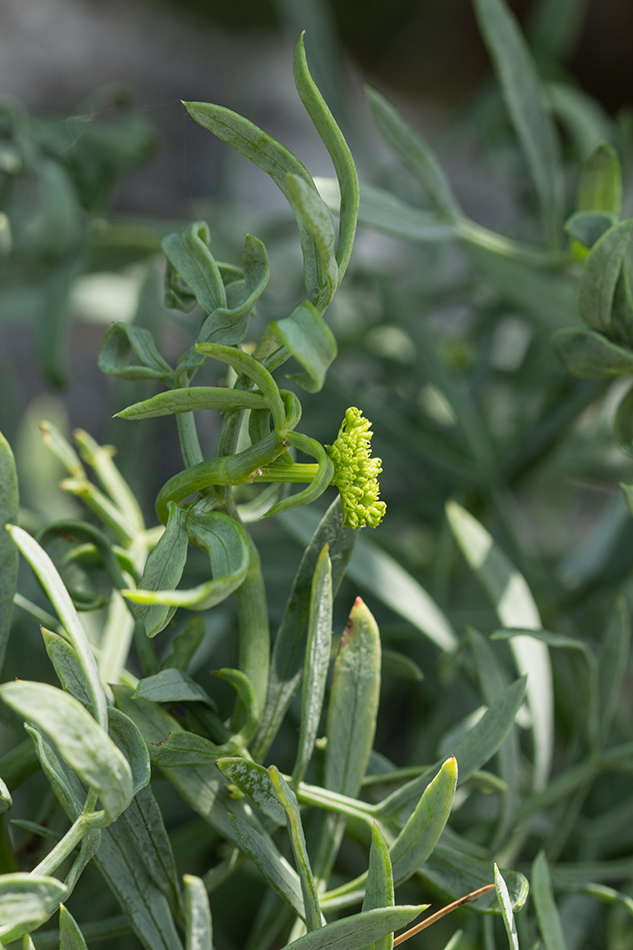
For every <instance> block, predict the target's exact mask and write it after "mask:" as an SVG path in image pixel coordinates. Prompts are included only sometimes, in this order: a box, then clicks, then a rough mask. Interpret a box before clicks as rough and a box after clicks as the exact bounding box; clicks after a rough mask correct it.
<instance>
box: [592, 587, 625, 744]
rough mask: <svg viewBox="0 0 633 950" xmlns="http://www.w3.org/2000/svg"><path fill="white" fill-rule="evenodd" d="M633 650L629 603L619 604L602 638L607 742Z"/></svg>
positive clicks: (600, 665) (600, 656)
mask: <svg viewBox="0 0 633 950" xmlns="http://www.w3.org/2000/svg"><path fill="white" fill-rule="evenodd" d="M630 647H631V617H630V613H629V608H628V606H627V603H626V601H625V600H624V599H623V598H622V599H619V600H618V601H617V602H616V605H615V610H614V611H613V615H612V617H611V618H610V620H609V623H608V625H607V629H606V631H605V633H604V635H603V637H602V638H601V642H600V649H599V651H598V657H597V659H598V675H599V685H600V690H599V693H600V727H601V732H602V735H603V736H604V737H605V738H606V736H607V734H608V732H609V729H610V727H611V723H612V721H613V717H614V715H615V711H616V709H617V706H618V702H619V700H620V696H621V691H622V687H623V684H624V678H625V676H626V671H627V668H628V660H629V652H630Z"/></svg>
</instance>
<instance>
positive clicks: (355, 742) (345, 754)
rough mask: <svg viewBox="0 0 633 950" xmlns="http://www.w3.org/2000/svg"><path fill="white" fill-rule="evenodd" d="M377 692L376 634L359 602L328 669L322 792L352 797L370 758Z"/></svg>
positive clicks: (378, 658)
mask: <svg viewBox="0 0 633 950" xmlns="http://www.w3.org/2000/svg"><path fill="white" fill-rule="evenodd" d="M379 691H380V634H379V632H378V626H377V624H376V621H375V620H374V618H373V616H372V615H371V613H370V611H369V610H368V608H367V607H366V606H365V604H364V603H363V601H362V600H361V599H360V597H357V598H356V602H355V604H354V606H353V608H352V611H351V613H350V616H349V620H348V622H347V626H346V628H345V631H344V633H343V637H342V639H341V643H340V646H339V649H338V654H337V657H336V661H335V664H334V676H333V680H332V688H331V692H330V702H329V706H328V716H327V746H326V757H325V785H326V788H329V789H332V791H335V792H341V793H342V794H343V795H349V796H350V797H354V796H356V795H357V794H358V790H359V789H360V786H361V782H362V780H363V778H364V777H365V772H366V770H367V764H368V762H369V756H370V754H371V750H372V746H373V742H374V732H375V729H376V717H377V714H378V698H379Z"/></svg>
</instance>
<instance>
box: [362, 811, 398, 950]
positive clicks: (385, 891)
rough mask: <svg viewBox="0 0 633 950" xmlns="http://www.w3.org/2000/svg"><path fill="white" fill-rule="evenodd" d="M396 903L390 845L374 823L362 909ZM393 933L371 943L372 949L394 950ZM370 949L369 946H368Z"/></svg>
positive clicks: (391, 905) (388, 905) (390, 905)
mask: <svg viewBox="0 0 633 950" xmlns="http://www.w3.org/2000/svg"><path fill="white" fill-rule="evenodd" d="M394 904H395V895H394V883H393V869H392V867H391V858H390V856H389V847H388V845H387V842H386V841H385V837H384V835H383V833H382V831H381V830H380V828H379V827H378V825H377V824H374V826H373V829H372V841H371V848H370V850H369V870H368V872H367V883H366V884H365V898H364V900H363V907H362V909H363V910H364V911H365V910H372V909H374V908H376V907H393V905H394ZM392 947H393V934H392V933H388V934H385V936H384V937H381V938H380V939H379V940H376V941H374V943H372V944H370V948H371V950H392ZM368 950H369V948H368Z"/></svg>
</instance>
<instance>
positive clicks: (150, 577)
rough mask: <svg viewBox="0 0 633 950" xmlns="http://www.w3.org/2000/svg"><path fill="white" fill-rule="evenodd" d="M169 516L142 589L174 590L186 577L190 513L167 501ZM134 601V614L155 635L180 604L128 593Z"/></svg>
mask: <svg viewBox="0 0 633 950" xmlns="http://www.w3.org/2000/svg"><path fill="white" fill-rule="evenodd" d="M167 508H168V510H169V516H168V518H167V524H166V525H165V530H164V532H163V534H162V535H161V537H160V538H159V541H158V544H157V545H156V547H155V548H154V549H153V550H152V551H151V552H150V555H149V557H148V558H147V561H146V562H145V568H144V570H143V576H142V577H141V579H140V581H139V589H140V590H142V591H148V592H158V591H171V590H172V589H173V588H174V587H176V585H177V584H178V582H179V581H180V578H181V577H182V572H183V571H184V569H185V563H186V560H187V548H188V546H189V536H188V534H187V528H186V522H187V513H186V512H185V511H183V509H182V508H180V507H178V505H175V504H174V503H173V502H171V503H169V504H168V505H167ZM128 599H130V600H131V601H132V609H133V610H134V614H135V615H136V617H137V618H138V620H140V621H141V623H142V624H143V627H144V628H145V633H146V634H147V636H148V637H155V636H156V634H157V633H160V631H161V630H164V629H165V627H166V626H167V624H168V623H169V621H170V620H171V618H172V617H173V615H174V614H175V612H176V607H175V606H173V605H165V604H161V603H156V601H155V600H152V599H150V600H148V601H145V602H143V601H138V600H135V599H134V598H132V597H131V596H130V595H128Z"/></svg>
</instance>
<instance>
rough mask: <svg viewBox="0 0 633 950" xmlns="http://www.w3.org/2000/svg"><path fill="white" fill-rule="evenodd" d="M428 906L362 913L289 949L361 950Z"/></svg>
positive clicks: (404, 924)
mask: <svg viewBox="0 0 633 950" xmlns="http://www.w3.org/2000/svg"><path fill="white" fill-rule="evenodd" d="M427 906H428V904H418V905H417V906H414V905H410V906H407V905H406V904H404V905H396V906H395V907H376V908H374V909H373V910H366V911H362V912H361V913H360V914H352V915H351V916H349V917H343V919H342V920H336V921H334V923H332V924H327V925H326V926H325V927H321V928H320V929H319V930H313V931H312V932H311V933H309V934H306V935H305V937H299V939H298V940H293V942H292V943H289V944H288V947H292V950H362V948H363V947H366V946H368V945H370V944H372V943H376V941H377V940H380V939H381V937H384V936H386V935H387V934H389V933H393V931H394V930H400V928H401V927H406V925H407V924H408V923H410V922H411V921H412V920H413V919H414V918H415V917H417V916H418V915H419V914H421V913H422V911H423V910H425V909H426V907H427Z"/></svg>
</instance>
